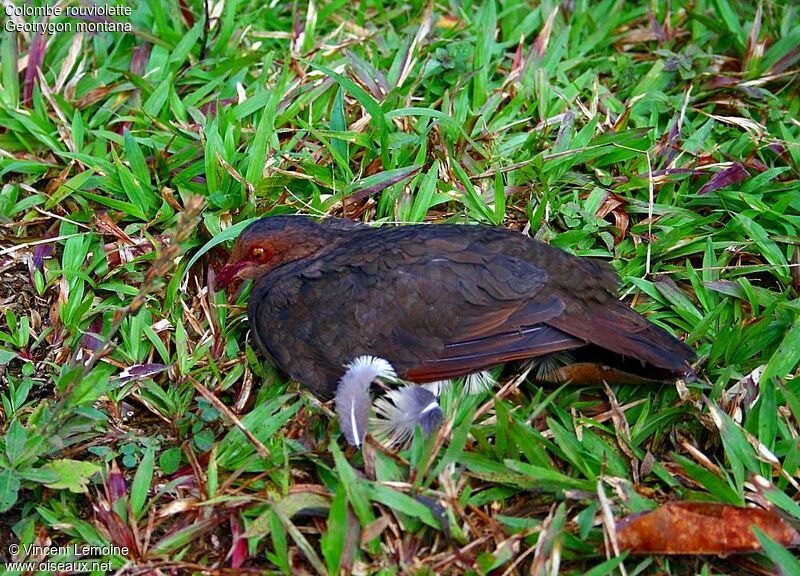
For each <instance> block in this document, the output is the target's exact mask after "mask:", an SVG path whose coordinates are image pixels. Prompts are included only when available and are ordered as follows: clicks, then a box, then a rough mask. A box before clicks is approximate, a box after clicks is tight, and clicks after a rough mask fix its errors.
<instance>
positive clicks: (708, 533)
mask: <svg viewBox="0 0 800 576" xmlns="http://www.w3.org/2000/svg"><path fill="white" fill-rule="evenodd" d="M752 526H757V527H758V528H759V529H760V530H762V531H763V532H764V533H765V534H767V535H768V536H769V537H770V538H772V539H773V540H775V541H777V542H778V543H780V544H781V545H782V546H798V545H800V534H798V533H797V531H796V530H795V529H794V528H792V527H791V526H789V524H787V523H786V522H785V521H784V520H783V518H781V517H780V516H778V515H777V514H775V513H774V512H770V511H769V510H764V509H761V508H741V507H738V506H731V505H728V504H719V503H716V502H669V503H667V504H664V505H663V506H661V507H660V508H657V509H656V510H653V511H652V512H645V513H644V514H634V515H632V516H629V517H627V518H624V519H623V520H621V521H620V522H618V523H617V537H618V539H619V543H620V547H621V548H622V549H625V550H630V552H631V553H632V554H692V555H696V554H716V555H727V554H737V553H742V552H755V551H758V550H761V545H760V544H759V542H758V539H757V538H756V535H755V534H754V533H753V530H751V527H752Z"/></svg>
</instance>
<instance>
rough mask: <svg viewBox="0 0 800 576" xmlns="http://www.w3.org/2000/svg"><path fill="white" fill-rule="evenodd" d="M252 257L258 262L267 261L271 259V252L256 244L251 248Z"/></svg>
mask: <svg viewBox="0 0 800 576" xmlns="http://www.w3.org/2000/svg"><path fill="white" fill-rule="evenodd" d="M250 257H251V258H252V259H253V260H255V261H256V262H266V261H267V260H268V259H269V252H268V251H267V250H266V249H265V248H262V247H261V246H256V247H255V248H253V249H252V250H250Z"/></svg>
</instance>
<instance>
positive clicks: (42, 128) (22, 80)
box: [0, 0, 800, 575]
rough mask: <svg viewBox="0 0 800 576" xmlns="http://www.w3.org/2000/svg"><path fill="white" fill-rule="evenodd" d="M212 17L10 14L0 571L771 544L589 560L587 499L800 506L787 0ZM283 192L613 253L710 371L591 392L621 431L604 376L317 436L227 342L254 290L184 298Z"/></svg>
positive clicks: (0, 356)
mask: <svg viewBox="0 0 800 576" xmlns="http://www.w3.org/2000/svg"><path fill="white" fill-rule="evenodd" d="M210 6H212V7H219V8H221V11H220V12H213V14H212V20H211V24H210V25H206V15H205V14H204V6H203V3H201V2H196V1H193V0H192V1H189V2H186V3H184V2H180V3H178V2H168V3H160V2H154V3H146V2H141V3H136V4H135V5H134V7H133V14H132V15H131V17H130V18H129V19H127V20H126V21H129V22H130V23H131V24H132V28H133V32H132V33H129V34H124V33H119V32H116V33H100V34H96V35H84V36H82V37H77V35H76V34H75V33H71V34H70V33H57V34H55V35H52V36H49V37H47V43H46V45H44V44H43V43H41V42H40V41H36V42H32V41H31V35H29V34H27V35H25V34H18V35H14V34H12V33H9V32H3V33H2V34H3V35H2V44H1V45H0V54H2V60H1V62H2V69H1V70H0V178H1V179H2V187H1V188H0V241H1V242H0V245H1V246H2V247H0V272H2V276H1V277H0V376H1V377H2V385H1V386H0V400H2V404H1V405H0V511H2V520H0V560H8V559H9V555H8V553H7V549H8V545H9V544H10V543H12V542H20V543H22V544H40V545H41V544H44V543H46V542H52V544H53V545H66V544H70V543H74V544H80V545H85V544H90V545H108V544H113V545H116V546H127V547H128V553H127V554H110V555H105V556H102V557H101V559H102V560H106V561H110V562H111V564H112V566H113V568H114V569H119V568H122V567H123V566H126V565H128V564H129V563H130V564H137V565H141V566H145V567H148V566H149V567H151V568H156V567H158V568H160V569H162V570H164V571H165V572H166V571H167V570H169V569H172V568H174V569H176V570H178V571H179V572H181V573H191V572H194V571H198V570H199V567H200V566H210V567H214V568H218V569H222V568H232V567H237V566H243V567H247V568H251V569H253V570H255V571H256V572H259V573H260V571H266V572H267V573H282V574H290V573H295V572H297V573H326V572H327V573H331V574H335V573H338V572H339V571H340V570H343V569H345V570H346V569H351V568H352V569H357V570H359V571H361V572H363V573H383V574H393V573H406V572H407V573H415V574H433V573H451V574H462V573H475V574H488V573H490V572H491V573H492V574H511V573H534V574H537V575H538V574H550V573H552V572H553V571H554V570H557V569H558V567H560V571H561V573H564V574H584V573H591V574H615V573H620V568H619V566H620V563H621V564H622V565H624V567H625V570H626V572H625V573H627V574H656V573H658V574H664V573H667V574H687V573H699V574H709V573H712V572H713V573H719V572H726V573H735V574H746V573H755V572H757V571H758V570H759V569H764V568H767V569H768V568H770V566H772V563H773V562H775V563H778V564H782V565H784V566H786V565H787V564H786V563H787V562H788V560H787V558H791V556H788V554H789V553H787V551H786V550H785V549H784V548H782V547H780V546H779V545H778V544H775V543H774V542H771V541H769V540H768V539H766V537H764V536H763V535H761V536H760V537H761V538H762V542H764V543H765V552H764V553H763V554H753V555H749V556H738V557H729V558H726V559H719V558H708V557H698V558H691V557H684V558H672V557H659V556H653V557H647V556H645V557H626V558H623V559H620V558H614V557H613V555H612V556H610V557H607V556H606V553H605V552H604V545H603V543H604V531H603V524H602V510H601V506H600V502H601V497H600V496H599V493H600V492H603V493H604V494H605V497H606V498H607V499H608V501H609V505H610V507H611V511H612V512H613V514H614V516H615V517H616V518H617V519H619V518H622V517H624V516H625V515H627V514H629V513H633V512H640V511H645V510H649V509H652V508H654V507H655V506H657V505H658V504H659V503H661V502H663V501H665V500H674V499H690V500H710V501H721V502H727V503H733V504H744V503H746V502H762V503H763V502H767V501H768V502H770V503H771V505H772V506H773V507H774V508H775V509H777V510H780V511H782V513H783V514H784V515H785V516H786V517H787V518H790V519H792V521H794V522H796V523H797V522H800V508H798V483H797V482H798V466H799V465H800V442H799V441H798V427H799V426H800V385H798V382H800V380H798V378H797V376H798V364H800V300H798V299H797V297H798V290H800V240H798V230H800V185H798V175H799V174H800V172H799V171H800V122H798V118H800V98H798V82H797V74H798V71H800V69H798V62H799V61H800V50H798V49H797V46H798V45H800V28H798V27H797V25H796V23H797V21H798V18H800V8H799V7H798V6H797V5H796V3H793V2H783V1H777V2H769V3H764V4H763V5H762V4H759V3H737V2H729V1H728V0H695V1H694V2H686V1H684V0H677V1H674V2H671V3H670V4H669V6H670V10H669V12H666V10H665V3H660V2H653V3H645V2H615V1H610V0H605V1H601V2H587V1H576V2H570V3H564V4H556V3H554V2H552V1H548V2H543V3H541V4H539V5H535V6H532V5H531V3H528V2H522V1H519V0H506V1H494V2H492V1H487V2H482V3H473V2H470V1H469V0H467V1H464V2H449V3H448V2H440V1H437V2H434V3H433V4H432V5H431V6H429V5H428V4H427V3H425V2H422V1H421V0H418V1H410V2H405V3H389V2H381V0H368V1H366V2H360V3H357V4H356V3H351V2H346V1H344V0H333V1H327V0H320V1H317V2H314V3H313V4H308V5H306V4H303V3H296V4H291V3H276V5H275V6H272V7H270V6H268V3H263V2H261V3H259V2H244V1H238V2H237V1H234V0H229V1H227V2H224V3H213V2H212V3H210ZM20 21H21V20H20ZM31 21H32V20H31ZM56 21H61V22H66V20H65V19H64V18H61V19H56ZM73 22H74V21H73ZM22 66H25V68H24V69H23V68H22ZM37 69H38V70H37ZM294 212H301V213H306V214H312V215H323V214H329V215H335V216H342V217H348V218H356V219H360V220H363V221H367V222H375V223H379V224H381V225H392V224H394V223H398V222H399V223H409V222H422V221H425V222H460V223H482V224H493V225H502V226H507V227H511V228H515V229H520V230H523V229H524V230H526V231H528V232H529V233H530V234H531V235H532V236H536V237H537V238H540V239H543V240H545V241H547V242H550V243H551V244H554V245H556V246H559V247H562V248H564V249H567V250H569V251H571V252H573V253H575V254H579V255H583V256H596V257H600V258H604V259H609V260H611V261H612V262H613V264H614V266H615V268H616V269H617V270H618V271H619V273H620V276H621V279H622V291H623V293H624V294H625V296H626V300H628V301H630V302H631V303H632V305H634V306H635V307H636V308H637V309H638V310H639V311H641V312H642V313H644V314H645V315H647V316H648V318H650V319H651V320H652V321H654V322H656V323H658V324H660V325H662V326H664V327H666V328H667V329H668V330H670V331H671V332H673V333H675V334H676V335H678V336H680V337H685V339H686V341H687V343H689V344H690V345H691V346H692V347H693V348H694V349H695V350H696V351H697V353H698V358H699V360H698V365H697V368H698V372H699V374H700V375H701V380H700V381H699V382H697V383H694V384H691V385H689V387H688V388H682V387H676V386H674V385H664V386H662V387H652V386H614V387H612V388H611V390H612V394H613V395H615V396H616V402H618V403H619V405H620V406H621V407H622V410H623V411H624V417H625V420H626V422H627V426H624V425H621V424H622V423H621V422H620V421H619V418H616V419H615V418H614V417H612V416H611V415H610V413H609V410H610V409H611V406H612V405H613V401H612V399H611V398H610V397H609V395H608V393H607V392H606V391H605V389H604V388H603V386H602V385H600V384H599V385H598V386H596V387H589V388H578V387H571V386H566V387H563V388H558V389H556V388H555V387H551V386H541V385H538V384H535V383H531V382H524V383H522V384H520V385H519V386H512V387H503V388H502V390H503V393H502V394H500V395H498V394H497V392H498V390H500V387H498V388H497V389H495V391H494V392H493V393H490V392H486V393H483V394H480V395H477V396H474V397H470V398H466V399H464V398H461V397H459V398H458V399H459V403H458V405H456V404H455V400H456V398H455V397H453V396H452V395H451V396H446V397H445V398H444V399H443V403H444V406H445V408H446V410H447V413H448V421H447V424H446V426H445V427H444V428H443V430H442V432H441V433H440V434H439V435H438V436H437V437H435V438H430V439H427V440H426V439H423V438H415V440H414V442H413V443H412V444H411V446H410V447H409V448H408V449H406V450H403V451H401V452H400V453H397V454H396V453H393V452H391V451H388V450H385V449H382V448H380V447H377V446H375V445H374V444H368V445H367V446H366V448H365V450H364V451H363V452H362V451H358V452H353V451H352V449H348V450H346V451H344V452H343V450H344V446H345V445H346V444H345V442H344V439H343V438H342V437H341V435H340V434H339V432H338V425H337V424H336V421H335V418H334V416H333V413H332V411H331V407H330V406H326V405H322V404H320V403H319V401H317V400H316V399H314V398H313V397H311V396H310V395H309V394H308V393H306V392H305V391H304V390H302V389H300V388H299V387H298V385H297V383H294V382H290V381H287V379H286V377H285V376H284V375H282V374H280V373H278V372H276V371H275V370H274V368H272V367H271V366H269V365H266V364H263V363H262V362H261V361H260V360H259V358H258V356H257V354H256V352H255V351H254V350H253V348H252V347H251V342H250V341H249V340H248V339H247V337H246V335H247V327H246V318H245V314H244V303H245V302H246V292H245V293H243V294H241V295H239V296H238V298H237V297H236V296H235V295H234V296H232V295H226V294H225V293H219V292H214V291H213V290H209V289H207V288H206V285H207V271H208V270H209V269H210V268H215V269H217V270H218V269H219V266H220V265H221V263H222V262H223V261H224V259H225V251H224V249H225V248H226V247H229V246H230V243H229V242H226V241H229V240H230V239H231V238H233V237H235V235H236V231H238V230H239V229H240V227H239V226H235V225H236V224H237V223H241V222H245V221H247V220H249V219H251V218H254V217H257V216H261V215H267V214H278V213H294ZM212 239H213V240H212ZM513 378H514V374H513V373H509V374H508V375H507V376H504V377H503V379H502V381H501V383H500V386H502V385H503V384H505V383H507V382H508V381H510V380H511V379H513ZM451 394H452V393H451ZM220 401H221V402H220ZM224 407H227V412H226V410H223V408H224ZM236 420H240V421H241V424H242V425H243V426H244V427H245V428H246V429H247V430H248V431H249V433H250V436H249V437H248V436H247V435H245V433H244V432H243V431H242V430H241V429H240V428H239V427H238V425H237V422H236ZM754 475H758V476H760V477H762V478H764V479H766V484H763V483H759V482H756V481H755V480H754V479H755V476H754ZM765 485H766V486H767V487H766V488H765V487H764V486H765ZM12 530H13V534H12V532H11V531H12ZM609 550H610V548H609ZM231 551H232V552H231ZM51 559H52V560H54V561H55V560H59V559H60V560H62V561H63V560H65V558H63V557H62V558H58V557H53V558H51ZM66 559H67V560H68V559H69V558H66ZM590 571H591V572H590ZM98 573H99V572H98ZM217 573H221V572H217Z"/></svg>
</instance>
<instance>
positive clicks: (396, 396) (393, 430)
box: [374, 386, 443, 444]
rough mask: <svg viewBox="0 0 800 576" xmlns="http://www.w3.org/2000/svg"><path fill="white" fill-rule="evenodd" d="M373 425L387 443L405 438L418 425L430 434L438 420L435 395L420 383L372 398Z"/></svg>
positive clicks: (396, 442) (402, 441) (395, 442)
mask: <svg viewBox="0 0 800 576" xmlns="http://www.w3.org/2000/svg"><path fill="white" fill-rule="evenodd" d="M375 411H376V412H377V413H378V416H379V417H378V418H376V419H375V421H374V423H375V428H376V429H377V432H378V434H379V435H380V436H382V437H384V438H385V439H386V441H387V442H388V443H389V444H401V443H404V442H407V441H408V440H410V439H411V437H412V436H413V435H414V429H415V428H416V427H417V426H419V427H420V428H421V429H422V432H423V434H426V435H428V434H431V433H432V432H433V431H434V430H436V428H437V427H438V426H439V424H440V423H441V422H442V418H443V416H442V409H441V408H440V407H439V399H438V398H437V397H436V396H435V395H434V394H433V393H432V392H431V391H430V390H429V389H427V388H424V387H422V386H403V387H402V388H397V389H395V390H392V391H390V392H388V393H387V394H386V395H385V396H384V397H382V398H378V400H376V401H375Z"/></svg>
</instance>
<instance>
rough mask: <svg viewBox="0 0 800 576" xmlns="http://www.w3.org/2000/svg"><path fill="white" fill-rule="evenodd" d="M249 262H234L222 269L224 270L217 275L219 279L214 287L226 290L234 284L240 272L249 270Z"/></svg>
mask: <svg viewBox="0 0 800 576" xmlns="http://www.w3.org/2000/svg"><path fill="white" fill-rule="evenodd" d="M247 266H248V263H247V262H233V263H232V264H231V263H229V264H225V266H223V267H222V270H220V271H219V274H217V278H216V280H215V281H214V285H215V287H216V288H226V287H227V286H228V284H230V283H231V282H233V280H234V278H236V276H238V275H239V272H241V271H242V270H244V269H245V268H247Z"/></svg>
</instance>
